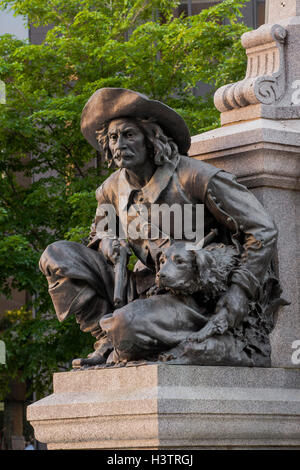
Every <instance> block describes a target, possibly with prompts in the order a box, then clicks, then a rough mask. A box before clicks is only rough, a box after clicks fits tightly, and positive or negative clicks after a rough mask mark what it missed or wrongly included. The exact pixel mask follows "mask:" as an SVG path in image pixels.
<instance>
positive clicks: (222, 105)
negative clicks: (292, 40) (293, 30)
mask: <svg viewBox="0 0 300 470" xmlns="http://www.w3.org/2000/svg"><path fill="white" fill-rule="evenodd" d="M286 37H287V31H286V29H285V28H284V27H282V26H280V25H278V24H275V25H269V24H265V25H263V26H261V27H260V28H258V29H257V30H255V31H250V32H248V33H245V34H243V36H242V45H243V47H244V48H245V49H246V52H247V56H248V64H247V71H246V77H245V78H244V80H241V81H239V82H237V83H231V84H228V85H224V86H222V87H221V88H219V89H218V90H217V91H216V93H215V96H214V103H215V106H216V108H217V109H218V110H219V111H220V112H225V111H230V110H232V109H236V108H241V107H244V106H248V105H250V104H258V103H262V104H266V105H272V104H276V103H278V102H279V101H280V99H281V98H282V97H283V95H284V93H285V89H286V64H285V57H284V45H285V40H286Z"/></svg>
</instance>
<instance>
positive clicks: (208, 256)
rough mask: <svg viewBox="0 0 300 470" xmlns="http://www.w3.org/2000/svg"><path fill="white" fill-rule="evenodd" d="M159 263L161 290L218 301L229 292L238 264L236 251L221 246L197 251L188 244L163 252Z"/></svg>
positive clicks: (232, 248) (216, 245) (209, 246)
mask: <svg viewBox="0 0 300 470" xmlns="http://www.w3.org/2000/svg"><path fill="white" fill-rule="evenodd" d="M158 261H159V262H158V265H159V270H158V272H157V275H156V284H157V285H158V286H159V287H164V288H166V289H169V290H172V291H174V292H179V293H181V294H192V293H194V292H197V291H201V292H202V293H203V294H204V295H205V296H206V297H207V298H214V297H216V296H217V295H218V294H220V293H221V292H223V291H225V290H226V287H227V281H228V277H229V273H230V271H231V270H232V268H233V266H234V265H235V264H236V251H235V248H234V247H232V246H227V247H226V246H225V245H223V244H220V243H219V244H212V245H208V246H207V247H206V248H202V249H198V250H197V249H191V247H190V245H187V244H186V243H184V242H175V243H174V244H172V245H171V246H170V247H168V248H166V249H165V250H164V251H163V252H162V254H161V255H160V258H159V260H158Z"/></svg>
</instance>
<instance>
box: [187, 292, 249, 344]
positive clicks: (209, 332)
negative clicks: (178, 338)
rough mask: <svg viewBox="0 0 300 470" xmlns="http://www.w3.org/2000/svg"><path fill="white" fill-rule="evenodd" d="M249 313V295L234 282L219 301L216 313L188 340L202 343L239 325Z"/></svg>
mask: <svg viewBox="0 0 300 470" xmlns="http://www.w3.org/2000/svg"><path fill="white" fill-rule="evenodd" d="M247 313H248V297H247V295H246V293H245V291H244V290H243V289H242V288H241V287H239V286H238V285H237V284H232V285H231V286H230V287H229V289H228V291H227V292H226V293H225V294H224V295H223V296H222V297H221V299H220V300H219V302H218V303H217V307H216V313H215V315H213V317H212V318H211V319H210V320H209V321H208V322H207V323H206V325H205V326H204V327H203V328H202V329H201V330H200V331H197V332H195V333H193V334H192V335H190V336H189V337H188V338H187V341H197V342H198V343H201V342H202V341H205V340H206V339H207V338H210V337H211V336H213V335H216V334H217V335H222V334H223V333H225V332H226V331H227V330H228V328H230V327H233V326H238V325H239V324H240V323H241V322H242V321H243V319H244V318H245V316H246V315H247Z"/></svg>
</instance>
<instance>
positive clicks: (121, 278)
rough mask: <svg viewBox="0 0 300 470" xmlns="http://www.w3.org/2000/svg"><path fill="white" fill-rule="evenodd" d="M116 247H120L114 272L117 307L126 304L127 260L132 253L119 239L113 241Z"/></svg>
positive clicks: (115, 302)
mask: <svg viewBox="0 0 300 470" xmlns="http://www.w3.org/2000/svg"><path fill="white" fill-rule="evenodd" d="M113 246H114V247H116V248H117V247H118V248H119V249H118V251H117V253H116V256H115V263H114V272H115V279H114V280H115V288H114V306H115V307H117V308H120V307H123V305H125V287H126V285H127V262H128V256H129V254H130V252H129V249H128V247H127V246H124V245H121V244H120V242H119V240H117V239H116V243H114V242H113Z"/></svg>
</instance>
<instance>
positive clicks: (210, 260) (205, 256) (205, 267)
mask: <svg viewBox="0 0 300 470" xmlns="http://www.w3.org/2000/svg"><path fill="white" fill-rule="evenodd" d="M193 253H194V256H195V262H196V266H197V271H198V273H199V275H200V276H201V278H203V277H205V275H206V274H207V275H208V274H209V271H210V269H211V268H212V267H214V266H215V259H214V257H213V255H212V254H211V253H210V252H209V251H207V250H204V249H201V250H193Z"/></svg>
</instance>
